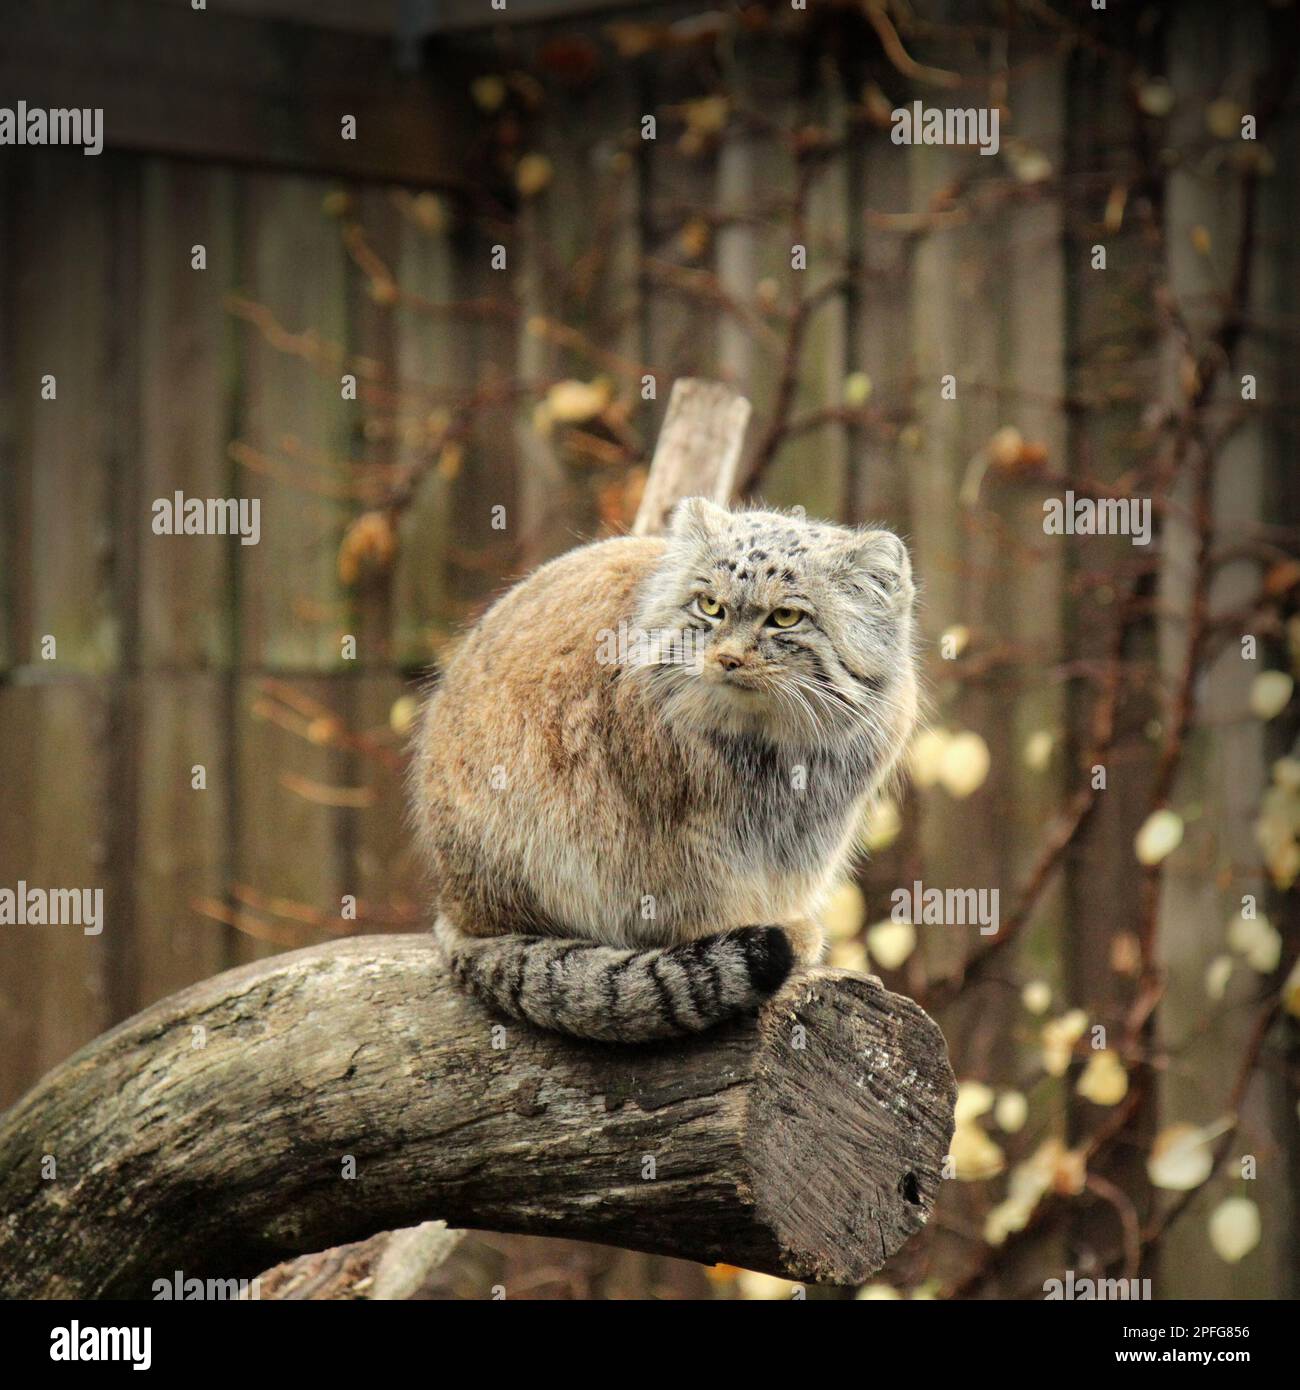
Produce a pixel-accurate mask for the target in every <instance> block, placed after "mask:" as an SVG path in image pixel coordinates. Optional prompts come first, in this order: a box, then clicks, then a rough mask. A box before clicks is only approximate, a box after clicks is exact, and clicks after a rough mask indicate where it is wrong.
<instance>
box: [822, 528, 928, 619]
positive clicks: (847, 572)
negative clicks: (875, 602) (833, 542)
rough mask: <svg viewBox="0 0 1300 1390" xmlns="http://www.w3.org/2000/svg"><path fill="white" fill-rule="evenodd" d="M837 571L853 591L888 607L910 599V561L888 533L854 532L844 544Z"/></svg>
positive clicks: (897, 540) (911, 593)
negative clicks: (838, 570) (854, 589)
mask: <svg viewBox="0 0 1300 1390" xmlns="http://www.w3.org/2000/svg"><path fill="white" fill-rule="evenodd" d="M840 570H841V573H842V574H843V576H844V578H845V580H846V581H847V582H848V583H849V584H851V585H852V586H853V587H855V588H858V589H859V590H861V591H862V592H864V593H867V594H869V595H871V596H872V597H874V598H877V599H880V600H883V601H885V602H888V603H890V604H895V603H900V604H905V603H910V602H911V600H912V597H913V589H912V560H911V557H910V556H909V555H908V553H907V546H905V545H904V544H903V542H902V541H901V540H900V539H899V538H898V537H897V536H896V535H895V534H894V533H893V532H892V531H857V532H855V533H854V534H853V536H852V537H851V538H850V539H849V540H848V541H847V542H846V543H845V546H844V550H843V552H842V555H841V561H840Z"/></svg>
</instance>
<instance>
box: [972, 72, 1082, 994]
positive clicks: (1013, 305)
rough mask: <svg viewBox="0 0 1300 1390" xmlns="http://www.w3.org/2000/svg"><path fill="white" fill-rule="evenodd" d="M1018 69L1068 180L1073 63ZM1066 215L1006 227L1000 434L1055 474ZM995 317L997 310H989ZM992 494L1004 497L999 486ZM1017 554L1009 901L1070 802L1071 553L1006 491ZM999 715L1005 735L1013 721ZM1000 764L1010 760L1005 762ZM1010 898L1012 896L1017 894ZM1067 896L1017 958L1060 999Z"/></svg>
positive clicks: (999, 590)
mask: <svg viewBox="0 0 1300 1390" xmlns="http://www.w3.org/2000/svg"><path fill="white" fill-rule="evenodd" d="M1017 56H1019V57H1021V58H1022V59H1023V60H1024V61H1023V62H1021V63H1013V65H1012V66H1013V68H1015V70H1016V74H1017V75H1016V76H1015V78H1014V79H1013V80H1012V82H1011V86H1010V100H1011V102H1012V104H1013V109H1014V113H1015V118H1016V130H1017V132H1018V133H1019V134H1020V136H1021V138H1023V139H1024V140H1026V141H1027V142H1028V143H1029V144H1030V145H1031V146H1032V148H1033V149H1035V150H1036V151H1038V152H1040V153H1041V154H1043V155H1044V156H1045V157H1046V158H1047V160H1048V161H1049V163H1050V165H1051V168H1052V169H1053V170H1054V171H1055V172H1057V173H1058V174H1061V173H1063V172H1064V169H1065V148H1064V128H1065V81H1066V73H1065V64H1064V63H1063V62H1062V61H1061V60H1060V59H1054V60H1047V61H1043V60H1042V59H1041V57H1040V59H1039V61H1036V62H1035V61H1030V55H1028V54H1019V55H1017ZM1064 223H1065V209H1064V205H1063V202H1062V200H1061V198H1060V197H1059V196H1055V195H1048V196H1044V197H1043V198H1041V199H1039V200H1037V201H1033V202H1028V203H1023V204H1020V205H1017V206H1014V207H1013V209H1012V210H1010V211H1008V213H1007V214H1006V215H1005V217H1004V218H1003V223H1002V225H1003V227H1004V240H1003V245H1002V253H1001V261H1002V264H1004V265H1005V266H1006V267H1007V279H1006V282H1005V285H1004V287H1003V288H1004V291H1005V292H1004V293H999V294H998V295H997V296H996V300H995V302H999V303H1001V304H1003V306H1004V310H1005V315H1006V328H1005V334H1004V342H1003V358H1002V365H1001V370H1000V382H1001V383H1002V384H1003V386H1004V389H1003V390H1002V391H1000V392H999V404H1000V407H1001V409H1000V414H999V415H998V417H997V421H996V425H997V427H999V428H1000V427H1001V426H1002V425H1003V424H1009V425H1012V426H1014V427H1015V428H1017V429H1019V430H1020V432H1021V434H1022V436H1023V437H1024V438H1025V439H1027V440H1031V441H1033V442H1034V443H1041V444H1043V445H1045V446H1046V450H1047V456H1048V458H1049V459H1050V460H1051V461H1052V465H1053V466H1054V467H1057V468H1060V467H1063V466H1064V463H1065V459H1066V441H1067V433H1068V430H1067V423H1066V416H1065V397H1066V393H1067V390H1068V380H1067V368H1066V359H1065V352H1066V339H1067V327H1066V274H1065V225H1064ZM985 307H986V309H987V310H989V311H990V312H991V311H992V309H993V305H992V304H989V305H986V306H985ZM993 486H994V487H995V488H996V486H997V484H996V483H994V484H993ZM999 511H1000V518H1001V520H1002V523H1003V524H1004V525H1005V526H1006V528H1007V532H1008V535H1009V538H1010V541H1011V544H1010V545H1008V546H1005V547H1002V549H1003V550H1004V553H1005V554H1006V556H1007V560H1006V563H1005V565H1004V566H1003V567H1002V569H1001V571H1000V575H999V580H998V582H997V584H996V586H995V590H994V594H993V599H994V605H993V607H992V609H991V611H990V615H989V616H990V619H991V623H990V626H991V628H992V629H993V631H995V632H996V633H997V634H998V636H999V638H1001V639H1002V640H1005V641H1009V642H1011V643H1012V644H1014V646H1015V647H1016V648H1018V649H1019V650H1020V651H1022V652H1023V653H1025V655H1026V657H1027V658H1028V661H1027V664H1025V665H1023V666H1021V667H1020V668H1018V669H1016V670H1014V671H1013V672H1012V681H1013V682H1015V681H1016V680H1017V679H1018V678H1023V681H1022V683H1021V684H1020V685H1019V686H1017V685H1015V684H1013V685H1012V687H1011V688H1010V689H1008V690H1004V691H996V690H995V691H994V694H993V698H994V700H995V701H996V705H997V707H998V708H1002V709H1006V708H1007V707H1008V706H1009V707H1010V710H1011V717H1010V719H1009V720H1006V721H1005V729H1006V737H1005V738H1004V739H1003V740H1001V746H1000V749H999V750H998V752H995V758H994V760H995V764H997V763H998V762H999V761H1001V769H1000V771H1001V776H1000V778H999V779H998V780H999V783H1000V787H1001V796H1000V799H1001V801H1002V804H1004V805H1007V806H1010V807H1012V808H1014V810H1013V811H1012V814H1011V816H1010V817H1009V818H1008V819H1009V820H1011V821H1012V824H1013V829H1012V835H1011V838H1010V843H1009V845H1008V847H1007V850H1008V862H1007V863H1005V864H1004V865H1003V868H1002V877H1003V900H1004V901H1009V900H1011V899H1012V898H1013V897H1014V892H1015V889H1016V887H1018V886H1019V885H1020V884H1022V883H1023V882H1024V881H1025V880H1026V878H1027V876H1028V874H1029V873H1030V871H1031V868H1032V865H1033V863H1034V862H1035V859H1036V857H1037V856H1038V854H1039V853H1040V852H1041V839H1042V833H1043V827H1044V826H1046V825H1049V824H1050V823H1051V820H1052V818H1053V816H1054V815H1056V814H1057V813H1058V811H1059V809H1060V807H1061V806H1063V805H1064V804H1065V802H1066V800H1067V797H1068V794H1069V790H1070V781H1069V779H1068V778H1067V776H1066V767H1065V757H1064V742H1065V740H1064V733H1065V721H1066V701H1065V693H1064V687H1063V685H1062V683H1061V682H1060V681H1058V680H1056V679H1055V678H1054V672H1055V671H1056V669H1057V667H1058V665H1059V663H1060V662H1061V661H1062V660H1063V659H1065V657H1066V655H1067V653H1066V649H1065V642H1064V631H1063V625H1064V611H1063V605H1064V593H1063V585H1064V575H1065V565H1066V561H1065V553H1064V546H1063V545H1062V538H1050V539H1049V538H1048V537H1046V536H1045V535H1044V533H1043V524H1042V523H1043V511H1042V507H1041V504H1040V499H1039V498H1038V496H1037V495H1036V493H1035V492H1034V491H1032V490H1030V491H1029V492H1028V493H1027V494H1026V493H1025V492H1022V491H1021V490H1019V489H1016V488H1010V489H1007V492H1006V500H1005V503H1004V504H1003V506H1002V507H1000V509H999ZM986 713H988V714H989V715H990V716H991V723H992V725H993V726H994V727H997V726H999V725H1002V724H1003V723H1004V721H1003V720H1001V719H999V718H997V717H995V716H993V712H992V711H991V710H989V711H986ZM1043 734H1046V735H1048V736H1049V737H1050V738H1051V739H1052V740H1053V743H1052V754H1051V758H1050V760H1049V761H1048V763H1047V765H1046V766H1045V767H1043V768H1041V769H1039V768H1035V767H1031V766H1029V764H1028V761H1027V759H1026V749H1027V747H1028V745H1029V743H1030V740H1031V738H1034V737H1036V736H1037V737H1041V736H1042V735H1043ZM999 753H1000V755H1001V758H1000V759H999ZM1008 890H1010V891H1008ZM1064 911H1065V903H1064V894H1063V891H1062V888H1061V885H1060V882H1059V880H1058V881H1057V882H1056V883H1054V884H1053V885H1052V886H1051V887H1050V888H1049V889H1048V890H1047V891H1046V892H1045V893H1044V895H1043V897H1042V899H1041V901H1040V903H1039V905H1038V908H1037V911H1036V925H1035V926H1034V927H1032V928H1030V929H1029V931H1028V932H1027V935H1026V938H1025V941H1024V943H1023V944H1022V946H1021V948H1020V949H1019V951H1018V956H1019V958H1020V960H1021V961H1022V962H1023V965H1024V973H1025V975H1026V977H1027V978H1030V977H1033V978H1039V979H1046V980H1048V982H1049V983H1050V984H1051V985H1052V986H1053V987H1054V988H1057V989H1059V987H1060V985H1061V983H1062V976H1061V965H1062V956H1063V935H1064V928H1065V923H1064Z"/></svg>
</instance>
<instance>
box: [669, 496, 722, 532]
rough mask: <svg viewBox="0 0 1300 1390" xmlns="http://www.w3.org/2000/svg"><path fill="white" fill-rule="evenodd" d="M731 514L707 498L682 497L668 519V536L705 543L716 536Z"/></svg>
mask: <svg viewBox="0 0 1300 1390" xmlns="http://www.w3.org/2000/svg"><path fill="white" fill-rule="evenodd" d="M730 515H731V513H730V512H729V511H728V510H727V509H726V508H725V507H720V506H718V504H717V503H716V502H710V501H709V499H708V498H707V497H683V498H682V500H681V501H680V502H678V504H677V505H676V506H675V507H674V508H673V511H672V515H671V516H670V517H669V519H668V534H669V535H670V536H678V537H681V538H682V539H685V540H699V541H706V540H709V539H710V538H712V537H713V536H716V535H717V534H718V531H719V529H720V528H721V527H722V526H723V525H724V524H725V522H726V521H727V518H728V517H729V516H730Z"/></svg>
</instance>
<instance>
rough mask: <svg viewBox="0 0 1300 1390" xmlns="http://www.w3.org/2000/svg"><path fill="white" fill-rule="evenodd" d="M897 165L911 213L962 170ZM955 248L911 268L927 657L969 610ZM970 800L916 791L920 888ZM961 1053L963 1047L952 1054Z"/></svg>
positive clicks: (958, 956)
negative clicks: (903, 170) (946, 395)
mask: <svg viewBox="0 0 1300 1390" xmlns="http://www.w3.org/2000/svg"><path fill="white" fill-rule="evenodd" d="M893 153H894V156H895V158H897V159H899V160H902V161H906V162H907V165H908V168H909V173H910V180H911V194H910V201H911V205H912V207H914V208H923V207H925V206H927V204H928V203H929V200H930V198H931V197H932V196H933V193H934V191H935V190H936V189H937V188H939V187H942V186H944V185H946V184H948V183H949V182H950V181H951V180H952V179H953V178H955V177H956V176H957V175H958V173H959V171H960V164H961V160H962V158H963V156H962V155H960V154H957V153H954V152H953V151H950V150H948V149H944V148H942V147H931V148H925V147H919V146H916V147H912V148H910V149H908V148H905V147H901V146H900V147H896V148H894V150H893ZM960 249H961V248H960V245H959V243H957V242H956V241H955V240H954V238H953V237H952V236H950V235H946V234H944V233H939V234H937V235H931V236H928V237H926V238H924V239H923V240H922V242H921V244H920V245H919V246H918V247H917V250H916V256H915V262H914V272H915V273H914V279H913V287H912V288H913V299H912V306H911V307H912V317H911V324H910V331H911V334H912V338H913V341H914V343H915V352H916V361H917V370H916V381H915V389H914V412H915V418H916V421H917V425H918V428H919V430H920V437H919V439H920V442H919V447H918V448H917V449H916V451H915V453H914V454H913V455H912V456H911V457H906V456H905V457H906V466H907V469H908V473H909V478H910V491H911V498H910V511H911V514H912V517H913V538H912V550H913V560H914V563H915V565H916V569H917V572H918V574H920V575H921V577H922V579H923V581H924V584H925V595H926V597H925V603H924V604H923V606H922V607H921V611H920V629H921V636H922V640H923V643H924V650H925V652H926V654H927V656H929V657H932V656H933V653H934V651H935V645H936V643H937V640H938V637H939V635H940V633H941V632H942V631H943V629H944V627H946V626H947V625H948V624H949V623H950V622H952V621H953V615H955V614H958V613H964V612H966V611H968V604H967V598H966V595H967V583H966V578H965V569H964V567H965V565H966V563H967V561H968V552H967V546H966V542H965V536H964V530H963V526H962V521H961V516H960V514H959V511H958V506H957V493H958V489H959V487H960V484H961V477H962V472H963V469H964V466H965V463H966V459H967V458H968V457H969V453H968V446H969V440H968V439H967V437H966V435H965V432H964V429H963V424H962V416H961V407H962V400H963V397H962V395H961V386H960V383H961V381H962V380H963V379H966V380H967V381H969V380H970V379H971V378H972V376H973V372H972V371H971V370H970V369H969V368H968V355H967V353H968V344H967V342H966V340H965V337H964V330H965V327H966V324H965V319H964V315H963V314H962V313H961V312H960V309H959V305H958V302H957V301H956V299H955V297H954V293H953V289H954V286H955V285H956V284H957V283H958V280H959V278H960V275H961V265H962V262H961V257H960ZM945 375H951V376H955V377H956V378H957V382H958V397H957V399H956V400H944V399H942V397H941V386H940V381H941V378H942V377H943V376H945ZM963 716H964V709H963V706H962V703H961V701H960V700H958V701H957V702H956V703H955V705H951V706H949V707H947V708H945V709H944V710H942V711H936V722H940V723H946V724H954V723H955V724H957V725H960V724H962V723H963V722H964V717H963ZM975 805H976V804H975V803H974V802H967V803H965V804H960V805H959V804H957V803H955V802H953V801H952V800H951V798H950V797H949V796H948V794H947V793H946V792H945V791H943V790H942V789H941V788H940V787H937V786H936V787H932V788H930V789H929V790H927V791H922V792H921V793H920V817H921V819H920V830H919V837H920V847H921V857H922V862H923V864H924V867H925V874H926V880H927V881H932V882H933V883H934V884H935V885H936V886H944V887H947V886H949V885H952V884H962V883H964V882H965V880H966V876H967V875H968V873H969V868H970V861H969V858H968V856H967V854H966V851H965V848H964V846H965V844H966V841H967V836H968V833H969V832H968V829H967V827H968V825H969V820H970V816H971V813H972V811H973V810H974V809H975ZM921 941H922V947H923V951H924V960H925V963H926V967H927V970H928V971H929V973H930V974H931V976H943V975H946V974H948V973H950V972H951V971H953V970H955V969H956V968H957V966H958V965H959V964H960V962H961V961H962V960H963V959H964V958H965V956H966V954H967V952H968V950H969V949H970V946H971V944H972V943H971V941H969V940H967V939H966V934H965V933H964V932H960V931H951V932H948V931H943V932H923V933H922V934H921ZM956 1051H957V1053H958V1055H959V1056H960V1055H961V1049H960V1047H958V1048H957V1049H956Z"/></svg>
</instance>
